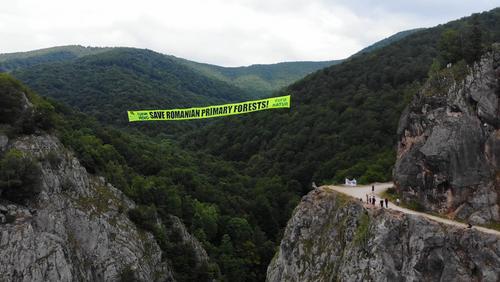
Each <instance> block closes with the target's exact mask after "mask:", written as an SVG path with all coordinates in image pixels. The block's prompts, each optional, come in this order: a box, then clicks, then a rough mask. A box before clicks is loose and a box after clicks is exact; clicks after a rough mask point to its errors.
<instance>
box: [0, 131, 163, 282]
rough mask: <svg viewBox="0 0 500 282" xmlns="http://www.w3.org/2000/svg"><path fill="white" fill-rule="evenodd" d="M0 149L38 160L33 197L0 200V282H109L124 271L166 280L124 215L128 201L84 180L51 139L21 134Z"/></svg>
mask: <svg viewBox="0 0 500 282" xmlns="http://www.w3.org/2000/svg"><path fill="white" fill-rule="evenodd" d="M1 139H3V140H6V139H7V137H6V136H2V137H1ZM3 148H4V149H5V150H12V149H14V148H15V149H16V150H19V151H21V152H23V153H24V154H27V155H30V156H31V157H32V158H35V159H38V160H40V161H39V165H40V168H41V172H42V174H41V179H40V183H39V184H38V185H40V186H41V189H40V193H39V194H38V195H37V196H36V197H35V198H34V199H31V200H29V202H28V203H26V204H25V205H19V204H15V203H12V202H9V201H6V200H1V202H0V213H1V214H2V215H3V218H4V220H3V222H2V223H0V280H2V281H112V280H118V279H119V278H120V276H121V275H123V274H124V272H126V271H127V270H129V271H131V272H133V273H135V275H136V277H137V278H138V279H139V280H142V281H155V280H172V274H171V272H170V270H169V268H168V266H167V264H166V263H165V262H163V261H162V259H161V251H160V248H159V247H158V245H157V244H156V242H155V240H154V238H153V236H152V235H151V234H149V233H145V232H141V231H139V230H138V229H137V228H136V227H135V225H134V224H133V223H132V222H131V221H130V220H129V219H128V217H127V215H126V211H127V210H128V209H130V208H132V207H134V203H133V202H131V201H129V200H128V199H127V198H126V197H125V196H124V195H123V194H122V193H121V192H120V191H118V190H117V189H115V188H114V187H113V186H111V185H110V184H108V183H106V181H105V180H104V179H103V178H99V177H95V176H92V175H89V174H88V173H87V172H86V171H85V169H84V168H83V167H82V166H81V165H80V163H79V162H78V160H77V159H75V157H73V155H72V154H71V152H69V151H67V150H66V149H65V148H64V147H63V146H62V145H61V144H60V142H59V141H58V140H57V138H55V137H54V136H51V135H39V136H38V135H28V136H21V137H18V138H15V139H12V140H8V142H7V143H6V144H5V146H3ZM48 156H51V157H50V158H51V159H55V161H54V160H51V161H49V157H48ZM7 218H8V219H9V220H5V219H7Z"/></svg>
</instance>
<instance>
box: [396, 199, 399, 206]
mask: <svg viewBox="0 0 500 282" xmlns="http://www.w3.org/2000/svg"><path fill="white" fill-rule="evenodd" d="M396 205H398V206H399V198H397V199H396Z"/></svg>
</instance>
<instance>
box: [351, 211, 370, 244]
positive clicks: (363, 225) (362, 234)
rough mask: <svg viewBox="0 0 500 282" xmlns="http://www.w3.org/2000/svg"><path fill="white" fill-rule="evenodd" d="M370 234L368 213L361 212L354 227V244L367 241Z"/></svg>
mask: <svg viewBox="0 0 500 282" xmlns="http://www.w3.org/2000/svg"><path fill="white" fill-rule="evenodd" d="M369 235H370V217H369V216H368V214H366V213H363V214H362V215H361V217H360V219H359V224H358V226H357V227H356V234H355V235H354V244H355V245H358V246H359V245H362V244H365V243H366V242H368V237H369Z"/></svg>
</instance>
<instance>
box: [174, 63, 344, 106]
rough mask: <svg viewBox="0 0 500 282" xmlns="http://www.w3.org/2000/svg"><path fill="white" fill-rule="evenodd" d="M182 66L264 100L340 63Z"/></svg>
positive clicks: (195, 64)
mask: <svg viewBox="0 0 500 282" xmlns="http://www.w3.org/2000/svg"><path fill="white" fill-rule="evenodd" d="M180 61H181V62H183V63H184V64H186V65H188V66H190V67H192V68H193V69H196V70H198V71H200V72H201V73H203V74H206V75H207V76H211V77H214V78H217V79H220V80H222V81H226V82H228V83H230V84H233V85H235V86H237V87H239V88H241V89H245V90H247V91H249V92H250V93H251V94H252V96H254V97H264V96H268V95H270V94H271V93H272V92H274V91H277V90H279V89H280V88H283V87H285V86H288V85H290V84H291V83H292V82H294V81H296V80H299V79H301V78H303V77H304V76H306V75H308V74H310V73H313V72H315V71H317V70H319V69H322V68H325V67H328V66H331V65H335V64H339V63H340V62H342V60H334V61H319V62H307V61H303V62H284V63H277V64H268V65H251V66H247V67H221V66H216V65H209V64H201V63H196V62H192V61H187V60H183V59H180Z"/></svg>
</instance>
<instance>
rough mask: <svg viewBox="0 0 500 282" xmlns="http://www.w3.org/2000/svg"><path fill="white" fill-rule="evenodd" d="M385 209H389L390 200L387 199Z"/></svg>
mask: <svg viewBox="0 0 500 282" xmlns="http://www.w3.org/2000/svg"><path fill="white" fill-rule="evenodd" d="M385 207H386V208H389V200H387V198H385Z"/></svg>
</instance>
